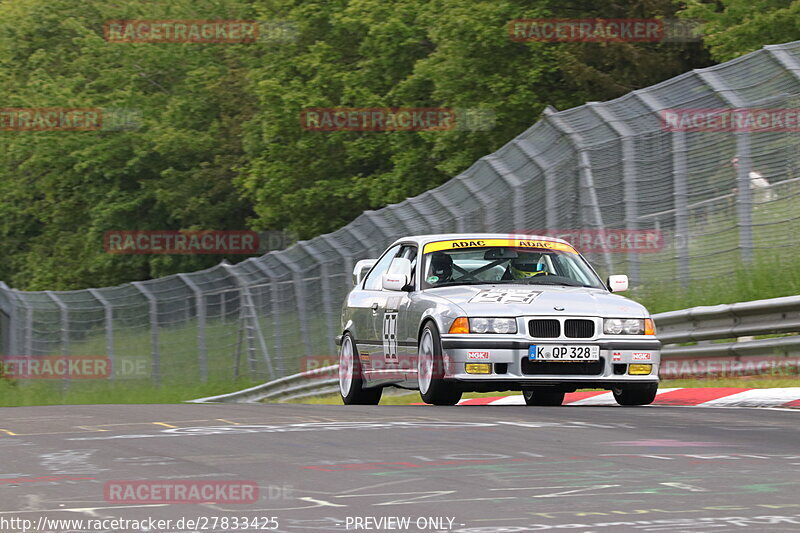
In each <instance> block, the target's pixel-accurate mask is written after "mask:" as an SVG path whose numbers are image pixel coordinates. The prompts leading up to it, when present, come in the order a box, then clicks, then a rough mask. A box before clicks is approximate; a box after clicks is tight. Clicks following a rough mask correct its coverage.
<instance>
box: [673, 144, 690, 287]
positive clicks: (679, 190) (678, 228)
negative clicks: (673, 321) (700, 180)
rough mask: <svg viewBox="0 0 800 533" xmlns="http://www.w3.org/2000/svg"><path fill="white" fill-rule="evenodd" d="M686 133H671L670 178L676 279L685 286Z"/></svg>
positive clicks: (687, 280)
mask: <svg viewBox="0 0 800 533" xmlns="http://www.w3.org/2000/svg"><path fill="white" fill-rule="evenodd" d="M686 157H687V155H686V134H685V133H684V132H682V131H676V132H674V133H673V134H672V179H673V185H672V188H673V193H672V194H673V195H674V198H675V239H674V241H673V242H675V244H676V252H677V259H678V279H679V280H680V283H681V285H683V286H684V287H686V286H687V285H688V283H689V274H690V273H689V198H688V192H689V191H688V185H687V183H686V181H687V179H686V174H687V165H686Z"/></svg>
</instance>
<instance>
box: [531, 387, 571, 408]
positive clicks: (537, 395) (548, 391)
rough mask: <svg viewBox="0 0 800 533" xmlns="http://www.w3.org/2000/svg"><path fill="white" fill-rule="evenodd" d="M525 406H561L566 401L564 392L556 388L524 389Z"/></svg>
mask: <svg viewBox="0 0 800 533" xmlns="http://www.w3.org/2000/svg"><path fill="white" fill-rule="evenodd" d="M522 397H523V398H524V399H525V405H548V406H555V405H561V403H562V402H563V401H564V391H560V390H558V389H556V388H555V387H531V388H528V389H522Z"/></svg>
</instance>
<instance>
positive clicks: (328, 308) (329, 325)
mask: <svg viewBox="0 0 800 533" xmlns="http://www.w3.org/2000/svg"><path fill="white" fill-rule="evenodd" d="M298 245H299V246H300V247H301V248H302V249H303V250H305V251H306V253H308V255H310V256H311V257H313V258H314V260H315V261H316V262H317V264H318V265H319V268H320V270H319V275H320V280H319V281H320V286H321V288H322V315H323V316H324V320H325V328H326V329H327V330H328V335H326V336H325V337H326V339H327V341H328V351H329V352H330V353H335V352H336V343H335V342H334V340H333V339H334V337H335V336H336V334H337V332H336V329H335V328H334V324H333V305H332V302H331V293H332V290H331V285H330V283H331V280H330V272H329V271H328V263H326V262H324V260H323V259H322V257H321V255H320V253H319V251H318V250H317V249H316V248H314V247H313V246H312V245H311V244H309V242H308V241H301V242H299V243H298Z"/></svg>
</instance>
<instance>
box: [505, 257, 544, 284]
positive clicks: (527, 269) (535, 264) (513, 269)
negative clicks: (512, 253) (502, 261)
mask: <svg viewBox="0 0 800 533" xmlns="http://www.w3.org/2000/svg"><path fill="white" fill-rule="evenodd" d="M549 274H550V272H549V271H548V270H547V265H546V264H545V263H542V262H541V260H539V261H537V260H535V259H533V258H532V257H515V258H514V259H512V260H511V261H509V263H508V268H506V272H505V274H503V278H502V279H527V278H532V277H534V276H540V275H541V276H547V275H549Z"/></svg>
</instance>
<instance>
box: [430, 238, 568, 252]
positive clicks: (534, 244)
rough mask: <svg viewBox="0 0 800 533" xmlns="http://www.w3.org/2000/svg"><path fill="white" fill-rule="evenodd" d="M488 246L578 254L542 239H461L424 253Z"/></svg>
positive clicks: (432, 246) (441, 242)
mask: <svg viewBox="0 0 800 533" xmlns="http://www.w3.org/2000/svg"><path fill="white" fill-rule="evenodd" d="M487 246H510V247H512V248H538V249H545V250H557V251H559V252H568V253H571V254H577V253H578V252H576V251H575V248H573V247H572V246H570V245H569V244H564V243H562V242H553V241H544V240H541V239H534V240H531V239H459V240H454V241H438V242H431V243H428V244H426V245H425V250H424V252H423V253H426V254H429V253H431V252H440V251H442V250H457V249H460V248H483V247H487Z"/></svg>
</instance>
